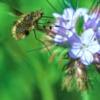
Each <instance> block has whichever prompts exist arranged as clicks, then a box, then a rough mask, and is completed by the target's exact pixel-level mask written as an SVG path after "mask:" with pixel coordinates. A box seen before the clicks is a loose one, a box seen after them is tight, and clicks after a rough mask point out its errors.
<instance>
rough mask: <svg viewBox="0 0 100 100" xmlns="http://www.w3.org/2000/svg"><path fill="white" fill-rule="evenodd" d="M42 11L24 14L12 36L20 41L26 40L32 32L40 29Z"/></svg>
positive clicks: (14, 27)
mask: <svg viewBox="0 0 100 100" xmlns="http://www.w3.org/2000/svg"><path fill="white" fill-rule="evenodd" d="M42 16H43V12H42V11H40V10H39V11H35V12H31V13H28V14H22V15H21V16H20V18H19V19H18V20H17V21H16V22H15V24H14V26H13V28H12V36H13V37H14V38H15V39H16V40H18V39H23V38H25V37H26V36H27V35H28V34H29V32H30V31H31V30H34V29H38V21H39V20H40V19H41V18H42Z"/></svg>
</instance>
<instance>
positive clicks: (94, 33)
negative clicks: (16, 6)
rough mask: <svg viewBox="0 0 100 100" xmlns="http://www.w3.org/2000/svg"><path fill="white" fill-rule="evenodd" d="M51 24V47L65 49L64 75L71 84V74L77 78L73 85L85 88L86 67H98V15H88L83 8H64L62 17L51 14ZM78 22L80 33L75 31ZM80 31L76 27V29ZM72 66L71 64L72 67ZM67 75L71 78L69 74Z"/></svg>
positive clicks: (99, 43)
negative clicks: (93, 65) (65, 71)
mask: <svg viewBox="0 0 100 100" xmlns="http://www.w3.org/2000/svg"><path fill="white" fill-rule="evenodd" d="M53 16H54V18H55V23H54V24H53V25H52V33H54V34H53V35H54V36H53V43H55V44H57V45H58V46H62V47H63V45H65V46H64V47H65V49H68V50H66V52H67V53H66V55H67V54H68V57H69V59H71V60H70V61H69V63H71V64H67V65H66V67H67V73H68V76H69V77H70V78H65V80H66V79H67V83H68V80H69V79H70V80H71V77H72V75H73V74H72V73H74V76H75V77H76V78H77V84H78V86H79V87H80V89H82V88H83V87H84V88H86V87H87V80H88V78H87V75H86V68H87V67H86V66H88V65H91V64H95V65H96V68H97V69H98V70H99V67H100V11H99V9H97V10H96V11H95V12H94V13H92V14H89V12H88V10H87V9H85V8H78V9H77V10H76V11H75V10H74V9H72V8H66V9H65V10H64V12H63V14H62V15H60V14H58V13H54V14H53ZM80 19H82V23H81V25H82V30H81V32H80V33H79V32H78V31H77V28H76V26H77V23H78V22H80ZM78 28H80V26H79V27H78ZM72 62H74V63H72ZM73 69H75V71H72V70H73ZM70 73H71V74H70Z"/></svg>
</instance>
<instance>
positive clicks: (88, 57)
mask: <svg viewBox="0 0 100 100" xmlns="http://www.w3.org/2000/svg"><path fill="white" fill-rule="evenodd" d="M81 62H82V63H83V64H85V65H89V64H91V63H92V62H93V55H92V54H91V53H90V52H89V51H84V52H83V54H82V56H81Z"/></svg>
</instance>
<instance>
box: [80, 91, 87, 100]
mask: <svg viewBox="0 0 100 100" xmlns="http://www.w3.org/2000/svg"><path fill="white" fill-rule="evenodd" d="M81 96H82V99H83V100H89V95H88V93H87V92H82V94H81Z"/></svg>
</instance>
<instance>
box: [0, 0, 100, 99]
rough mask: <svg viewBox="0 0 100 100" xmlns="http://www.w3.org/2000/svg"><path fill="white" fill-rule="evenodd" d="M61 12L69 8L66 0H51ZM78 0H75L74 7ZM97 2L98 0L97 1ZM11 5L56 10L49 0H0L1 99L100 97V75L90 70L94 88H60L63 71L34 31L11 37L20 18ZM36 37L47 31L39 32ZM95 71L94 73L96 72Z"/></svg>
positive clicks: (83, 0)
mask: <svg viewBox="0 0 100 100" xmlns="http://www.w3.org/2000/svg"><path fill="white" fill-rule="evenodd" d="M49 1H50V2H51V3H52V4H53V5H54V6H55V8H56V9H57V11H58V12H59V13H62V12H63V9H64V8H66V6H67V5H66V3H65V4H64V1H63V0H49ZM79 1H80V2H79V3H78V7H87V8H89V7H90V5H91V4H92V3H93V2H94V0H79ZM76 2H77V0H72V5H73V7H74V8H75V7H76V4H77V3H76ZM95 2H96V0H95ZM11 8H16V9H18V10H20V11H21V12H24V13H27V12H31V11H35V10H38V9H42V11H43V12H44V14H45V15H47V16H52V13H53V12H56V11H55V10H54V9H53V8H52V7H51V6H50V5H49V4H48V2H47V1H46V0H0V100H99V98H100V95H99V90H100V86H99V84H100V82H99V80H100V78H99V75H98V74H97V73H95V72H94V70H92V69H91V74H90V77H91V78H93V77H94V78H93V88H92V89H91V90H89V91H88V92H80V91H77V90H73V91H70V92H69V91H67V90H62V89H61V78H62V75H63V73H62V71H61V67H62V66H63V65H59V64H58V62H57V60H56V59H55V60H54V61H53V62H50V61H49V60H48V59H49V57H50V55H49V54H48V52H41V50H40V49H37V50H32V51H31V52H27V51H29V50H31V49H33V48H40V47H43V45H42V44H41V43H40V42H39V41H37V40H36V39H35V37H34V35H33V34H30V35H29V36H28V37H27V38H25V39H24V40H19V41H16V40H14V39H13V38H12V36H11V29H12V26H13V23H14V21H16V19H17V18H18V17H17V16H15V15H14V14H13V12H12V9H11ZM36 34H37V36H38V37H39V38H41V36H42V35H43V34H45V33H41V32H38V31H37V32H36ZM94 74H95V75H94Z"/></svg>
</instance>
